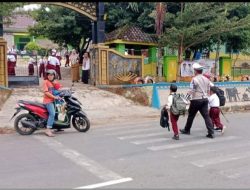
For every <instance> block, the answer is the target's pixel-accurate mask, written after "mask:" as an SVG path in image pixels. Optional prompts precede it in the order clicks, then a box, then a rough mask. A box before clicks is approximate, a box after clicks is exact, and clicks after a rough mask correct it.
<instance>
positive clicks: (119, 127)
mask: <svg viewBox="0 0 250 190" xmlns="http://www.w3.org/2000/svg"><path fill="white" fill-rule="evenodd" d="M154 125H156V123H151V122H150V123H131V124H129V123H126V125H125V124H124V126H119V124H117V125H116V127H114V126H112V127H102V128H98V130H102V129H103V130H105V131H113V130H114V131H115V130H120V129H133V128H142V127H150V126H154ZM159 127H160V124H159Z"/></svg>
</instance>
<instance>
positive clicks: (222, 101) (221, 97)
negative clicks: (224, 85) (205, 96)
mask: <svg viewBox="0 0 250 190" xmlns="http://www.w3.org/2000/svg"><path fill="white" fill-rule="evenodd" d="M215 93H216V95H217V96H218V98H219V100H220V106H225V104H226V97H225V93H224V91H223V90H221V89H220V88H219V87H217V86H215Z"/></svg>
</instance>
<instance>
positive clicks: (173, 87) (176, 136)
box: [166, 84, 180, 140]
mask: <svg viewBox="0 0 250 190" xmlns="http://www.w3.org/2000/svg"><path fill="white" fill-rule="evenodd" d="M176 91H177V86H176V85H175V84H171V85H170V94H169V96H168V103H167V105H166V109H167V110H169V114H170V121H171V124H172V129H173V132H174V136H173V137H172V139H174V140H179V139H180V138H179V130H178V126H177V121H178V119H179V115H174V114H173V113H172V112H171V111H170V108H171V106H172V103H173V96H174V95H175V94H176Z"/></svg>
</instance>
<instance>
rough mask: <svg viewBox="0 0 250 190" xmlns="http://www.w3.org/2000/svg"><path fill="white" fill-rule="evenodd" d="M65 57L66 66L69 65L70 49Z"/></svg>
mask: <svg viewBox="0 0 250 190" xmlns="http://www.w3.org/2000/svg"><path fill="white" fill-rule="evenodd" d="M65 59H66V62H65V67H68V66H69V52H68V50H67V51H66V52H65Z"/></svg>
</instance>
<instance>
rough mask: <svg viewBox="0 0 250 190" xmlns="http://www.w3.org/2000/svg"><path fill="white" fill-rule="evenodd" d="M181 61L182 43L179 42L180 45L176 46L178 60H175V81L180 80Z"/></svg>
mask: <svg viewBox="0 0 250 190" xmlns="http://www.w3.org/2000/svg"><path fill="white" fill-rule="evenodd" d="M182 61H183V45H182V42H181V45H180V46H179V48H178V60H177V64H178V67H177V77H176V80H177V82H180V79H181V76H180V75H181V63H182Z"/></svg>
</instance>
